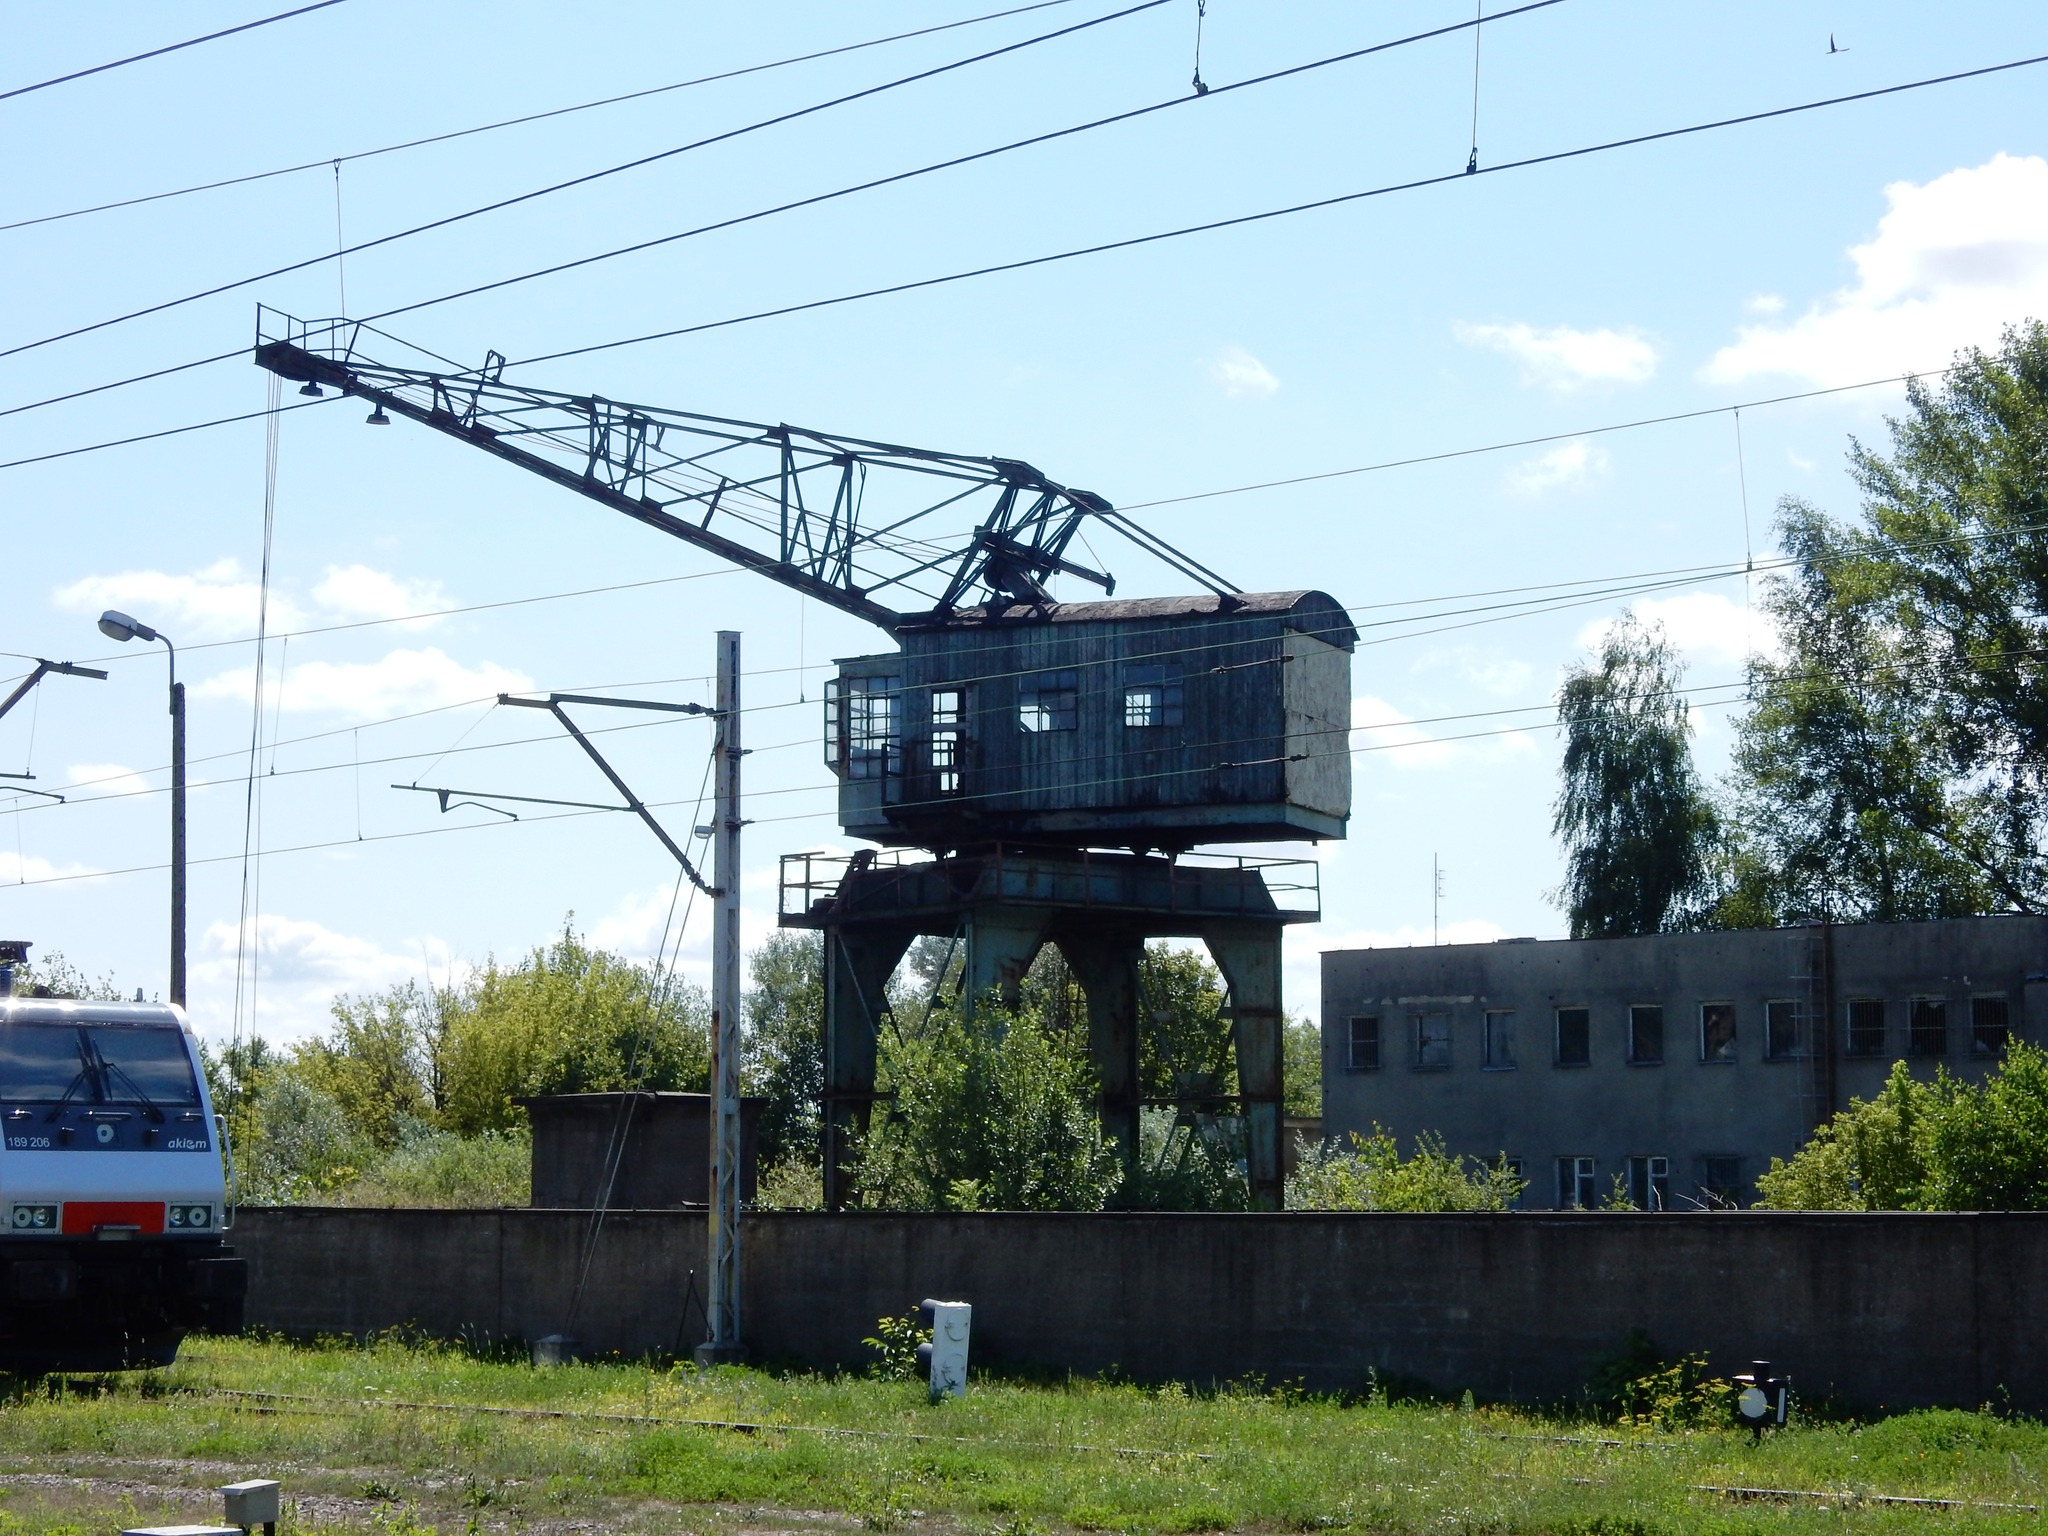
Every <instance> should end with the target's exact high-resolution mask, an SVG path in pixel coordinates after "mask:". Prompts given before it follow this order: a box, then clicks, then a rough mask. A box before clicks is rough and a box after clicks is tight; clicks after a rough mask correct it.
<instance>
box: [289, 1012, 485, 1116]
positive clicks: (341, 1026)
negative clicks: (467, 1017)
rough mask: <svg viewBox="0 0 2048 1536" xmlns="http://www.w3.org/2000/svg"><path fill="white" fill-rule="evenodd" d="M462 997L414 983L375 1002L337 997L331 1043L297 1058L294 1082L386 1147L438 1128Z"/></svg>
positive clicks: (315, 1043) (301, 1049) (296, 1051)
mask: <svg viewBox="0 0 2048 1536" xmlns="http://www.w3.org/2000/svg"><path fill="white" fill-rule="evenodd" d="M458 1006H459V1000H458V994H456V993H454V992H452V991H450V992H433V991H429V990H427V989H426V988H423V987H421V986H420V985H419V984H418V983H417V982H412V981H407V982H403V983H401V984H399V985H397V986H394V987H390V988H387V989H386V990H384V991H383V992H378V993H373V994H371V995H370V996H368V997H338V998H336V999H335V1000H334V1006H333V1008H332V1010H331V1011H332V1013H333V1016H334V1025H333V1027H332V1028H331V1029H330V1030H329V1031H328V1033H327V1035H326V1036H325V1037H324V1038H320V1039H314V1040H308V1041H304V1042H302V1043H300V1044H299V1045H297V1046H295V1047H293V1049H292V1052H291V1060H292V1068H293V1072H294V1075H296V1076H297V1077H298V1078H300V1080H301V1081H303V1082H305V1083H307V1084H308V1085H310V1086H311V1087H313V1088H316V1089H318V1090H320V1091H321V1092H322V1093H325V1094H326V1095H327V1096H328V1097H329V1098H331V1099H333V1100H334V1102H335V1103H336V1104H338V1105H339V1106H340V1107H341V1112H342V1113H343V1114H344V1115H345V1116H347V1118H348V1121H349V1123H350V1125H352V1126H353V1127H355V1129H356V1130H357V1131H358V1132H360V1133H361V1134H362V1135H365V1136H367V1137H368V1138H369V1139H370V1140H371V1141H373V1142H375V1143H376V1144H377V1145H378V1146H380V1147H392V1146H396V1145H397V1144H398V1140H399V1137H400V1134H401V1133H402V1131H403V1130H404V1129H405V1128H406V1127H407V1126H408V1125H412V1124H415V1123H419V1124H428V1125H431V1124H433V1123H435V1122H436V1121H437V1120H438V1119H439V1117H440V1114H441V1111H442V1108H443V1104H442V1098H443V1095H444V1094H445V1092H446V1088H447V1083H446V1074H445V1060H444V1058H445V1054H446V1048H447V1039H448V1026H449V1021H450V1017H451V1015H453V1014H454V1013H455V1012H456V1011H457V1008H458Z"/></svg>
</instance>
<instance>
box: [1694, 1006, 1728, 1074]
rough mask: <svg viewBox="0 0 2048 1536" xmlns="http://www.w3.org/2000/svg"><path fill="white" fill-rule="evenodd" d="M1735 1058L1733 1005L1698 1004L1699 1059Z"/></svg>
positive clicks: (1719, 1059) (1721, 1059)
mask: <svg viewBox="0 0 2048 1536" xmlns="http://www.w3.org/2000/svg"><path fill="white" fill-rule="evenodd" d="M1734 1059H1735V1005H1734V1004H1733V1003H1701V1004H1700V1060H1701V1061H1733V1060H1734Z"/></svg>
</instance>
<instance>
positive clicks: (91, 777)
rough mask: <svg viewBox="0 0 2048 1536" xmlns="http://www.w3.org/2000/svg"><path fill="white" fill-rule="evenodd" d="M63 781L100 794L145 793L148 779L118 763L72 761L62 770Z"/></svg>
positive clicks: (97, 794) (147, 787)
mask: <svg viewBox="0 0 2048 1536" xmlns="http://www.w3.org/2000/svg"><path fill="white" fill-rule="evenodd" d="M64 782H65V783H66V784H67V785H70V786H72V787H75V788H78V789H90V790H91V791H92V793H93V794H94V796H96V797H97V796H100V795H146V794H148V793H149V781H148V780H147V779H145V778H143V776H142V775H141V774H139V773H137V772H136V771H135V770H134V769H133V768H125V767H123V766H122V765H121V764H119V763H73V764H72V765H71V766H70V767H69V768H67V769H65V770H64Z"/></svg>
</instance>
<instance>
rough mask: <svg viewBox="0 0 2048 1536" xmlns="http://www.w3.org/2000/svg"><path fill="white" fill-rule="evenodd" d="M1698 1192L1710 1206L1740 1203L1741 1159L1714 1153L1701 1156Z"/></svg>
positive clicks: (1741, 1191) (1741, 1194) (1741, 1193)
mask: <svg viewBox="0 0 2048 1536" xmlns="http://www.w3.org/2000/svg"><path fill="white" fill-rule="evenodd" d="M1700 1194H1701V1195H1702V1196H1703V1197H1704V1199H1705V1201H1706V1203H1707V1204H1708V1205H1710V1206H1734V1205H1740V1204H1742V1196H1743V1188H1742V1159H1741V1158H1739V1157H1729V1156H1724V1155H1720V1154H1716V1153H1709V1154H1708V1155H1707V1156H1705V1157H1703V1158H1701V1159H1700Z"/></svg>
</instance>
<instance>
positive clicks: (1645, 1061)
mask: <svg viewBox="0 0 2048 1536" xmlns="http://www.w3.org/2000/svg"><path fill="white" fill-rule="evenodd" d="M1628 1059H1629V1060H1630V1061H1631V1062H1632V1063H1634V1064H1635V1065H1636V1066H1639V1067H1649V1066H1655V1065H1657V1064H1658V1063H1659V1062H1661V1061H1663V1059H1664V1010H1663V1008H1662V1007H1660V1006H1659V1005H1658V1004H1656V1003H1638V1004H1636V1005H1635V1007H1633V1008H1631V1009H1629V1011H1628Z"/></svg>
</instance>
